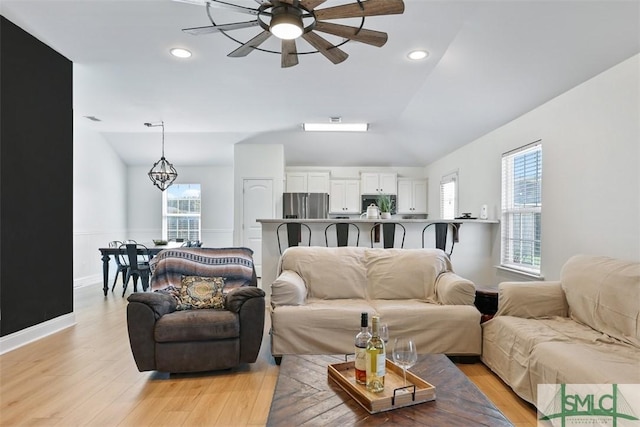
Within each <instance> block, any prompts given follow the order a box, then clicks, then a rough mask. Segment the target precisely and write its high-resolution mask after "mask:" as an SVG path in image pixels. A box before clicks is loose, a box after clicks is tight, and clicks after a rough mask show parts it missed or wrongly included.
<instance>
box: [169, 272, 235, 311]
mask: <svg viewBox="0 0 640 427" xmlns="http://www.w3.org/2000/svg"><path fill="white" fill-rule="evenodd" d="M223 288H224V278H222V277H200V276H183V277H182V287H181V288H180V301H179V302H178V306H177V307H176V310H191V309H200V308H218V309H223V308H224V295H223V294H222V289H223Z"/></svg>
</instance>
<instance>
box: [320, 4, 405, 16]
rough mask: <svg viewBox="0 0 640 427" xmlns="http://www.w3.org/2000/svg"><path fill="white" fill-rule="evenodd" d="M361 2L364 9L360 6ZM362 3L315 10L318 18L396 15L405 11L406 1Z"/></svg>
mask: <svg viewBox="0 0 640 427" xmlns="http://www.w3.org/2000/svg"><path fill="white" fill-rule="evenodd" d="M360 4H362V7H363V8H364V9H361V8H360ZM360 4H358V3H350V4H345V5H342V6H334V7H327V8H325V9H320V10H315V11H314V12H315V14H316V18H317V19H318V20H324V19H340V18H360V17H363V16H376V15H395V14H401V13H403V12H404V2H403V1H402V0H366V1H362V2H361V3H360Z"/></svg>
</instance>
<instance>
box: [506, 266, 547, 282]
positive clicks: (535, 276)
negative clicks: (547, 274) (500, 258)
mask: <svg viewBox="0 0 640 427" xmlns="http://www.w3.org/2000/svg"><path fill="white" fill-rule="evenodd" d="M496 268H497V269H498V270H502V271H506V272H508V273H513V274H519V275H520V276H525V277H529V278H531V279H535V280H544V276H542V275H540V274H536V273H530V272H528V271H524V270H517V269H515V268H511V267H505V266H504V265H496Z"/></svg>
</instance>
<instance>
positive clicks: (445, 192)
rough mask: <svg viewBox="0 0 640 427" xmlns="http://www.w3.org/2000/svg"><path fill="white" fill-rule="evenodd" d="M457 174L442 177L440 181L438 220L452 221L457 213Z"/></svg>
mask: <svg viewBox="0 0 640 427" xmlns="http://www.w3.org/2000/svg"><path fill="white" fill-rule="evenodd" d="M457 198H458V172H453V173H450V174H448V175H445V176H443V177H442V180H441V181H440V218H442V219H454V218H455V216H456V211H457Z"/></svg>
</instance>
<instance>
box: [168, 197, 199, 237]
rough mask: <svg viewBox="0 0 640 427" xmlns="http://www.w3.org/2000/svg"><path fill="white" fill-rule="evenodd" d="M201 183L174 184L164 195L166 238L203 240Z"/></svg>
mask: <svg viewBox="0 0 640 427" xmlns="http://www.w3.org/2000/svg"><path fill="white" fill-rule="evenodd" d="M200 194H201V192H200V184H173V185H172V186H170V187H169V188H167V190H165V191H164V192H163V195H162V235H163V238H164V239H167V240H172V239H184V240H185V241H191V240H201V238H200V234H201V225H200V213H201V199H200Z"/></svg>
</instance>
